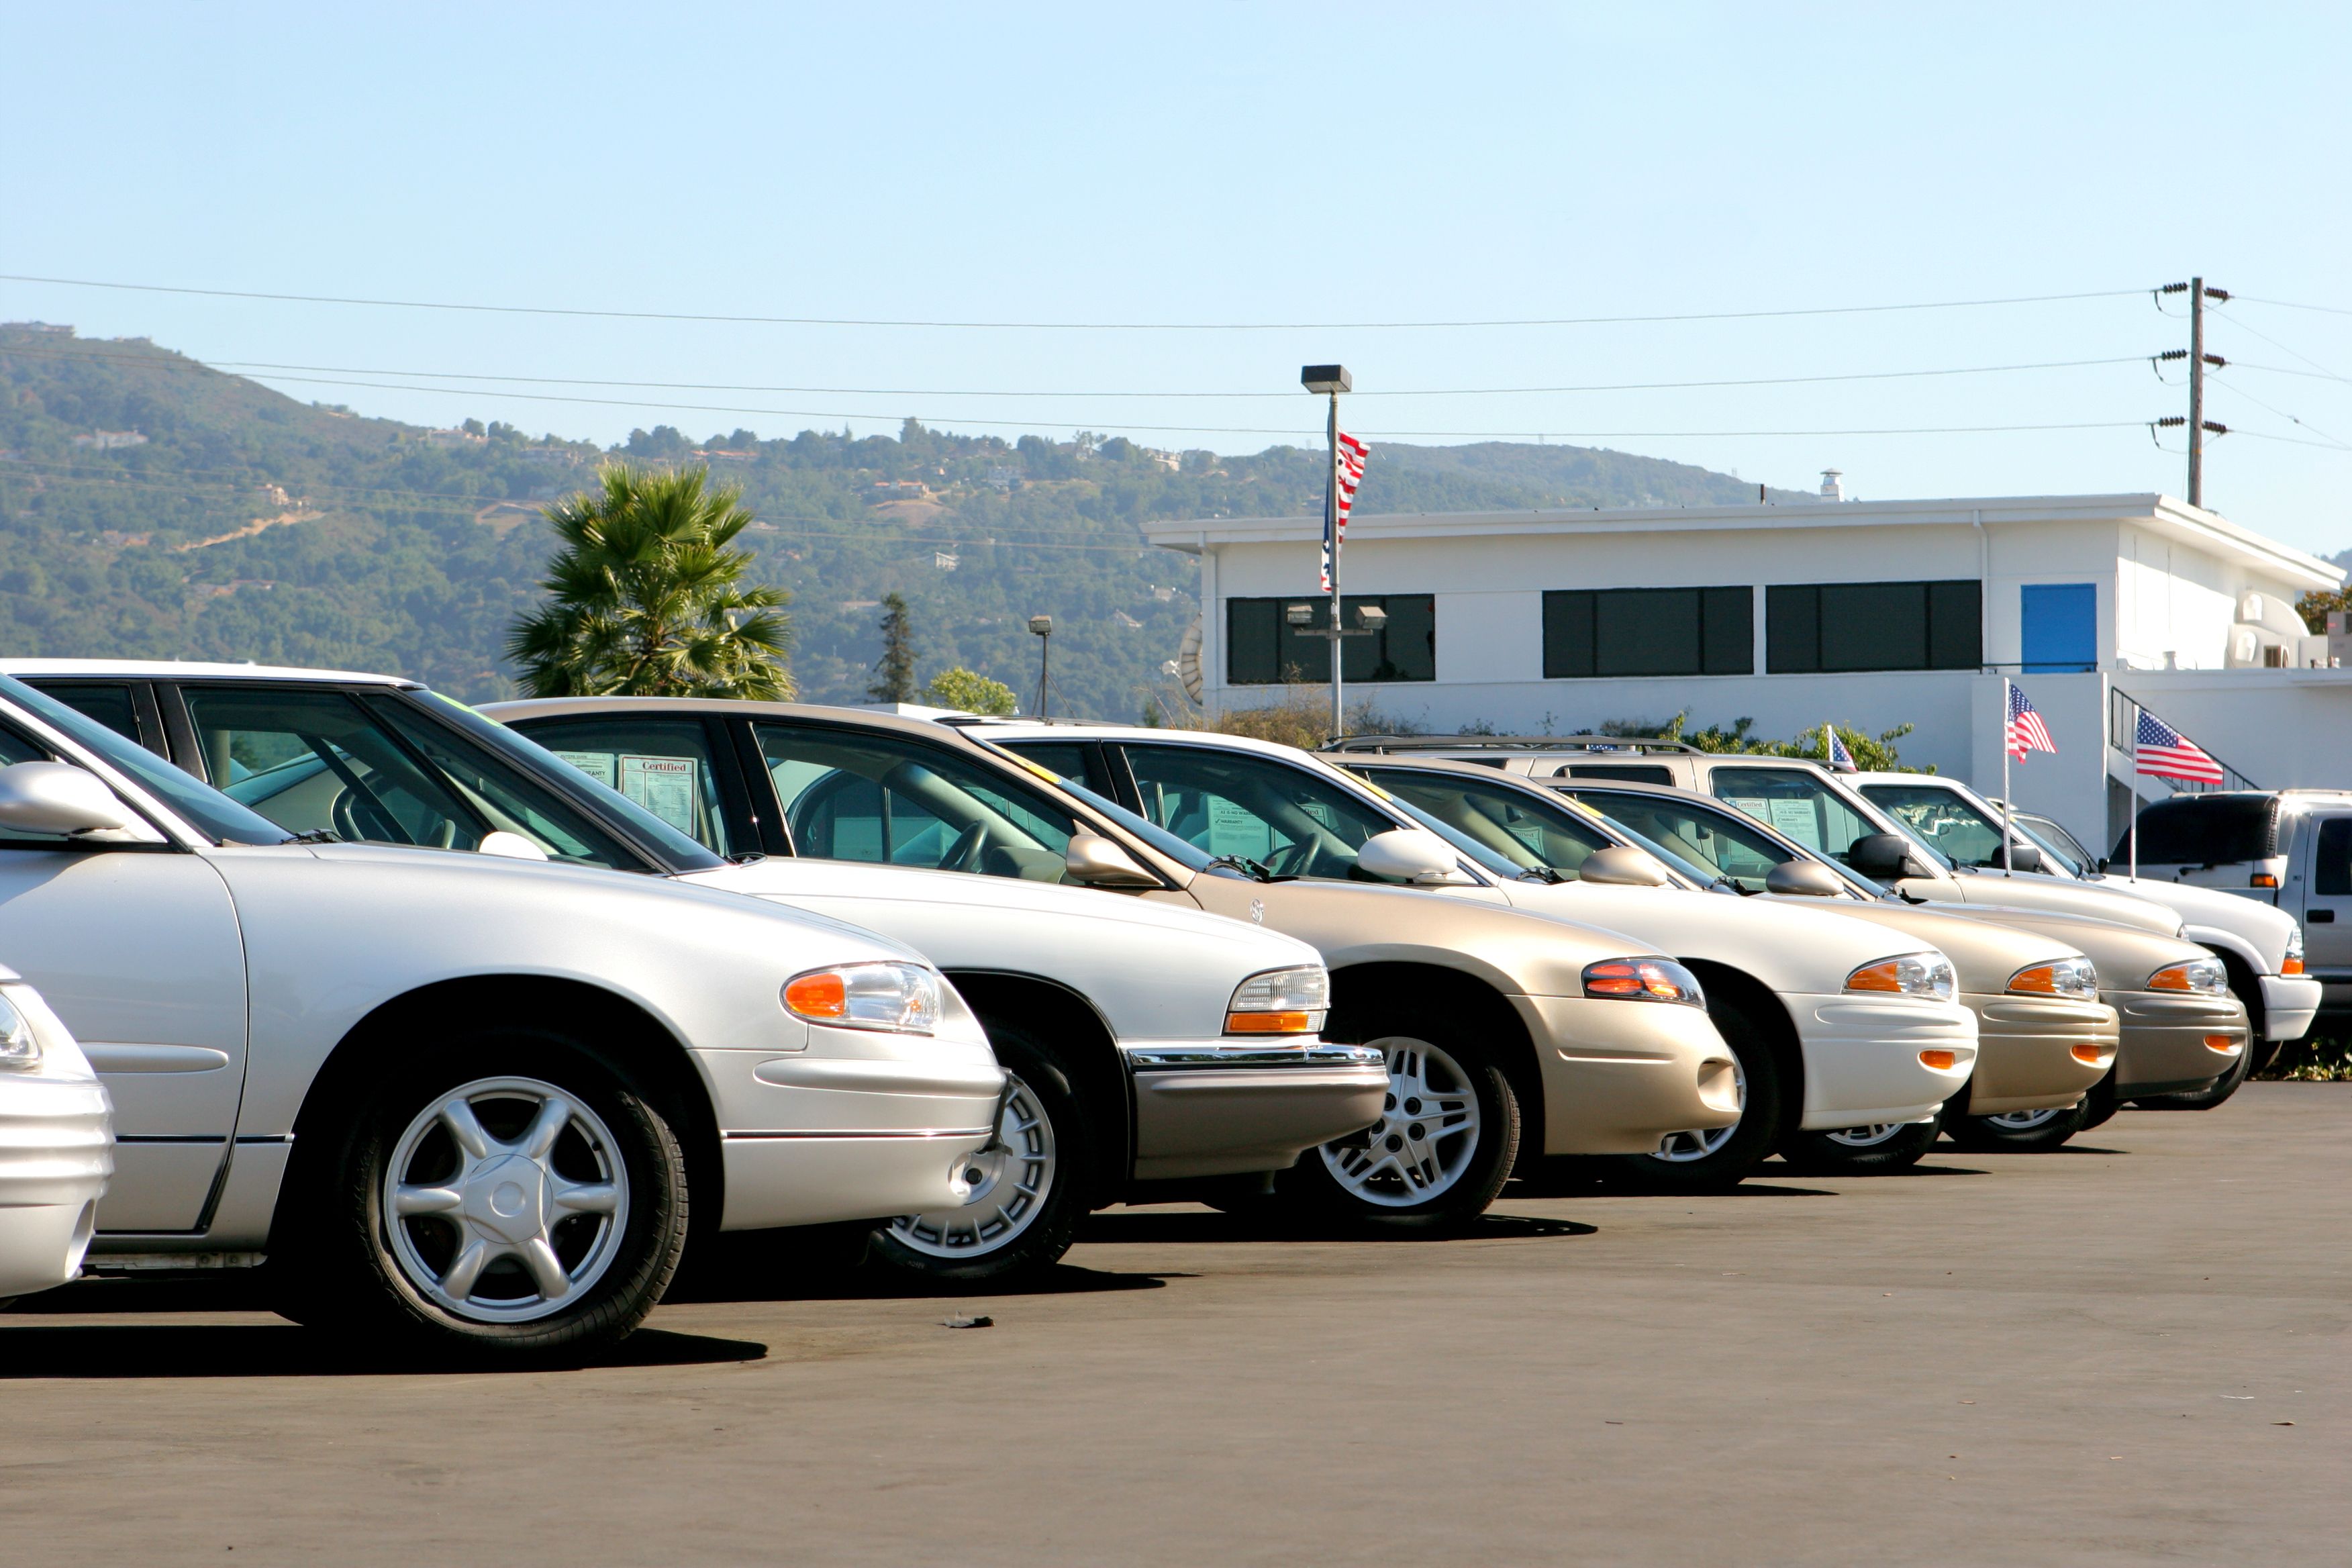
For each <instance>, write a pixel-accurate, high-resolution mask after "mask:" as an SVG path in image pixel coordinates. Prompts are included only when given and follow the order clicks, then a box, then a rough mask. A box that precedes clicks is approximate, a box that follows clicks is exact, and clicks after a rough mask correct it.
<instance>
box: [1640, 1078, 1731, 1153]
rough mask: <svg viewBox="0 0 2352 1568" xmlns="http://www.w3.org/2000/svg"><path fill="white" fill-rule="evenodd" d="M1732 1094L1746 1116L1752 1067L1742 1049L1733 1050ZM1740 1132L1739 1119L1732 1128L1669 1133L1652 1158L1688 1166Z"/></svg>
mask: <svg viewBox="0 0 2352 1568" xmlns="http://www.w3.org/2000/svg"><path fill="white" fill-rule="evenodd" d="M1731 1093H1732V1098H1733V1099H1735V1100H1738V1102H1739V1109H1740V1111H1741V1113H1742V1115H1743V1117H1744V1116H1745V1113H1746V1112H1747V1110H1748V1068H1747V1067H1746V1066H1745V1065H1744V1064H1742V1063H1741V1061H1740V1059H1739V1053H1738V1051H1734V1052H1732V1053H1731ZM1737 1131H1739V1123H1738V1122H1737V1121H1735V1122H1733V1123H1732V1124H1731V1125H1730V1126H1728V1127H1709V1128H1706V1129H1704V1130H1699V1129H1696V1128H1695V1129H1693V1130H1692V1131H1688V1132H1669V1133H1667V1134H1666V1135H1665V1136H1664V1138H1661V1139H1659V1140H1658V1146H1657V1147H1656V1148H1655V1149H1654V1150H1652V1151H1651V1152H1650V1158H1651V1159H1653V1160H1664V1162H1665V1163H1667V1164H1669V1165H1687V1164H1690V1163H1692V1162H1694V1161H1696V1160H1704V1159H1706V1157H1707V1156H1708V1155H1709V1154H1712V1153H1714V1152H1716V1151H1717V1149H1720V1148H1722V1147H1723V1146H1724V1145H1725V1144H1726V1143H1728V1142H1731V1135H1732V1134H1733V1133H1735V1132H1737Z"/></svg>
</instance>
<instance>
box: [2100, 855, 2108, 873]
mask: <svg viewBox="0 0 2352 1568" xmlns="http://www.w3.org/2000/svg"><path fill="white" fill-rule="evenodd" d="M2106 874H2107V858H2106V857H2105V856H2104V855H2102V856H2100V857H2099V875H2100V876H2102V877H2104V876H2105V875H2106Z"/></svg>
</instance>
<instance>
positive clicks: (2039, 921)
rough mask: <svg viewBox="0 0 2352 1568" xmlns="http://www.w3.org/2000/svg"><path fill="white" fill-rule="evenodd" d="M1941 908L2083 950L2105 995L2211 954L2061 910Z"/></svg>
mask: <svg viewBox="0 0 2352 1568" xmlns="http://www.w3.org/2000/svg"><path fill="white" fill-rule="evenodd" d="M1942 908H1943V909H1944V910H1948V911H1949V912H1950V913H1952V914H1954V915H1957V916H1959V917H1961V918H1963V919H1966V920H1970V921H1983V922H1984V923H1986V924H1989V925H2001V926H2007V927H2009V928H2010V929H2011V930H2013V931H2033V932H2036V933H2038V934H2040V935H2042V936H2045V937H2049V938H2051V939H2052V940H2053V941H2057V942H2065V943H2067V944H2069V945H2070V946H2073V947H2075V948H2078V949H2080V950H2081V951H2082V952H2083V954H2084V957H2086V958H2088V959H2089V960H2090V961H2091V962H2092V963H2094V964H2095V965H2097V966H2098V971H2099V989H2100V990H2101V991H2139V990H2144V989H2146V982H2147V977H2148V976H2149V975H2151V974H2153V973H2156V972H2157V971H2158V970H2159V969H2163V968H2166V967H2168V966H2169V965H2171V964H2175V963H2187V962H2189V960H2190V959H2192V958H2210V957H2211V956H2212V955H2211V954H2210V953H2209V952H2206V950H2205V949H2204V948H2202V947H2200V946H2199V945H2198V944H2197V943H2196V942H2190V941H2189V939H2188V938H2186V937H2179V936H2168V935H2165V934H2164V933H2163V932H2161V931H2148V930H2146V929H2144V928H2141V927H2137V926H2126V925H2118V924H2116V922H2115V921H2105V920H2095V919H2093V918H2091V917H2089V916H2087V915H2076V914H2068V913H2066V912H2064V911H2063V910H2035V909H2004V908H2002V907H2000V905H1996V904H1967V905H1960V904H1946V905H1943V906H1942Z"/></svg>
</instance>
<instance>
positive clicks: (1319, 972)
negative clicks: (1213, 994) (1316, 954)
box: [1225, 963, 1331, 1035]
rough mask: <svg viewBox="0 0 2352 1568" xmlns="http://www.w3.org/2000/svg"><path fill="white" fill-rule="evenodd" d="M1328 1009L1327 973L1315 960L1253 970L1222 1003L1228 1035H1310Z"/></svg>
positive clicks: (1329, 998) (1317, 1027)
mask: <svg viewBox="0 0 2352 1568" xmlns="http://www.w3.org/2000/svg"><path fill="white" fill-rule="evenodd" d="M1330 1011H1331V974H1330V972H1329V971H1328V970H1327V969H1325V968H1324V967H1323V966H1322V965H1321V964H1319V963H1303V964H1300V965H1299V966H1298V967H1297V968H1296V969H1269V970H1267V971H1266V972H1265V973H1263V974H1253V975H1251V976H1250V977H1249V978H1248V979H1247V980H1244V981H1243V982H1242V983H1241V984H1240V985H1238V986H1236V987H1235V988H1234V999H1233V1000H1232V1001H1231V1002H1228V1003H1226V1004H1225V1033H1227V1034H1228V1035H1311V1034H1313V1033H1315V1031H1316V1030H1318V1029H1319V1028H1321V1027H1322V1026H1323V1020H1324V1018H1325V1017H1326V1016H1328V1015H1329V1013H1330Z"/></svg>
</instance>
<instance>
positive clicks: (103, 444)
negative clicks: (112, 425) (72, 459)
mask: <svg viewBox="0 0 2352 1568" xmlns="http://www.w3.org/2000/svg"><path fill="white" fill-rule="evenodd" d="M73 444H74V445H75V446H77V447H80V448H81V449H82V450H84V451H86V452H111V451H113V450H114V449H115V448H116V447H144V446H145V445H146V444H147V437H144V436H142V435H141V434H140V433H139V432H138V431H136V430H93V431H91V432H90V433H89V435H87V436H77V437H74V438H73Z"/></svg>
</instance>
